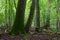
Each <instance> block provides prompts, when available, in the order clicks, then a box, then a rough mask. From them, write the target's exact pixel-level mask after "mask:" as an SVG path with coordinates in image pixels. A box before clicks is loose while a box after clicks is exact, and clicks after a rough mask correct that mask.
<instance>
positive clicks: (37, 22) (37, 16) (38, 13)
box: [35, 0, 40, 32]
mask: <svg viewBox="0 0 60 40" xmlns="http://www.w3.org/2000/svg"><path fill="white" fill-rule="evenodd" d="M35 6H36V29H35V30H36V32H39V30H40V8H39V0H35Z"/></svg>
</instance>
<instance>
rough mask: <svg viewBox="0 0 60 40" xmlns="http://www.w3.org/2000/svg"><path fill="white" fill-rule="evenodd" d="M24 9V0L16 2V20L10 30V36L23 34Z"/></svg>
mask: <svg viewBox="0 0 60 40" xmlns="http://www.w3.org/2000/svg"><path fill="white" fill-rule="evenodd" d="M25 7H26V0H18V5H17V9H16V18H15V21H14V24H13V27H12V30H11V34H17V35H19V34H24V13H25Z"/></svg>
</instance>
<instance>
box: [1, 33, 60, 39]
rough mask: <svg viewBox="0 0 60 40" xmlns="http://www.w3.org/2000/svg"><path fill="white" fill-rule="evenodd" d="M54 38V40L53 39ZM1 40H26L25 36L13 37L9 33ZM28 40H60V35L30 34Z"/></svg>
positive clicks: (3, 35) (2, 35) (2, 36)
mask: <svg viewBox="0 0 60 40" xmlns="http://www.w3.org/2000/svg"><path fill="white" fill-rule="evenodd" d="M52 38H53V39H52ZM0 40H25V39H24V37H23V36H18V35H15V36H12V35H10V34H8V33H5V34H1V35H0ZM27 40H60V35H58V34H54V35H51V36H50V35H48V34H33V35H32V34H29V36H28V39H27Z"/></svg>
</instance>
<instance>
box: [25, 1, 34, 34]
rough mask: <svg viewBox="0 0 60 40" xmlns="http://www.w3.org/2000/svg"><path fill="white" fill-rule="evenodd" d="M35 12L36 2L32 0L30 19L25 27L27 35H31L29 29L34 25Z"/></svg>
mask: <svg viewBox="0 0 60 40" xmlns="http://www.w3.org/2000/svg"><path fill="white" fill-rule="evenodd" d="M34 11H35V0H32V4H31V8H30V14H29V18H28V20H27V23H26V25H25V30H26V33H29V28H30V27H31V24H32V20H33V16H34Z"/></svg>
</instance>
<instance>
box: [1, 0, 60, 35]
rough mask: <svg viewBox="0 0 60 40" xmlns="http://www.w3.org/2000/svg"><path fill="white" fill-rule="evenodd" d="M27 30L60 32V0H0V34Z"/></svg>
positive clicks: (25, 31)
mask: <svg viewBox="0 0 60 40" xmlns="http://www.w3.org/2000/svg"><path fill="white" fill-rule="evenodd" d="M19 3H20V4H19ZM25 6H26V8H25ZM18 13H20V14H18ZM33 15H34V16H33ZM19 20H20V21H19ZM30 29H31V30H30ZM29 30H30V31H34V32H37V33H50V34H51V33H58V34H60V0H39V1H36V0H35V1H34V0H24V1H23V0H21V1H19V0H0V34H1V33H5V32H11V34H23V33H24V34H25V33H28V32H29ZM34 32H32V34H33V33H34Z"/></svg>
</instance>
